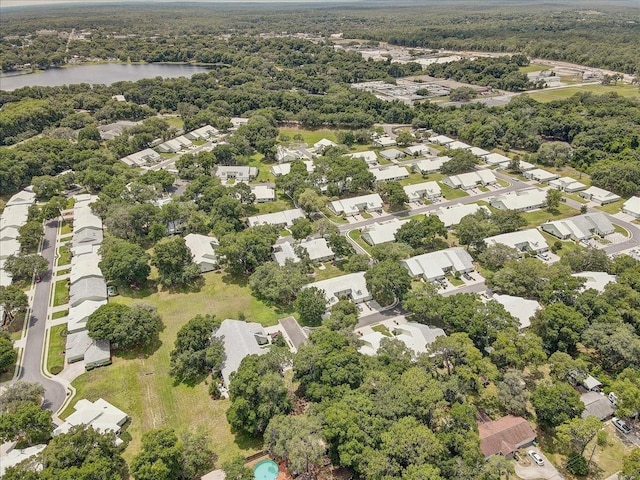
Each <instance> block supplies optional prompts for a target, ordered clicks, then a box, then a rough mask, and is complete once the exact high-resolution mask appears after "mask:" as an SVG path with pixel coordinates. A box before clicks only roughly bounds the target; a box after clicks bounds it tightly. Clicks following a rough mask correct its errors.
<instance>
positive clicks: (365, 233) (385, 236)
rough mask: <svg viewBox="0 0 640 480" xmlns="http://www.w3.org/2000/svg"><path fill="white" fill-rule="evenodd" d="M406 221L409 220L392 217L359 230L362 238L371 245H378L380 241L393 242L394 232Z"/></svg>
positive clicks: (394, 238)
mask: <svg viewBox="0 0 640 480" xmlns="http://www.w3.org/2000/svg"><path fill="white" fill-rule="evenodd" d="M408 221H409V220H399V219H397V218H394V219H392V220H388V221H386V222H380V223H377V222H376V223H372V224H371V225H367V226H366V227H363V228H362V229H361V230H360V233H361V236H362V240H364V241H365V242H367V243H368V244H369V245H371V246H372V247H374V246H376V245H380V244H381V243H387V242H395V241H396V232H397V231H398V230H399V229H400V227H401V226H402V225H404V224H405V223H407V222H408Z"/></svg>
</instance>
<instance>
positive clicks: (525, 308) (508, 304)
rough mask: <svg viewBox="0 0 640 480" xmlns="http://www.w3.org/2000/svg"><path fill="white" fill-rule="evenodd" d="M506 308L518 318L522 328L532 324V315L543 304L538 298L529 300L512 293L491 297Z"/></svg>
mask: <svg viewBox="0 0 640 480" xmlns="http://www.w3.org/2000/svg"><path fill="white" fill-rule="evenodd" d="M491 300H495V301H496V302H498V303H499V304H500V305H502V306H503V307H504V309H505V310H506V311H507V312H508V313H510V314H511V316H512V317H514V318H516V319H517V320H518V322H519V323H520V328H527V327H529V326H531V317H533V316H534V315H535V314H536V312H537V311H538V310H540V309H541V308H542V306H541V305H540V304H539V303H538V302H537V301H536V300H528V299H526V298H522V297H514V296H512V295H498V294H495V295H493V297H491Z"/></svg>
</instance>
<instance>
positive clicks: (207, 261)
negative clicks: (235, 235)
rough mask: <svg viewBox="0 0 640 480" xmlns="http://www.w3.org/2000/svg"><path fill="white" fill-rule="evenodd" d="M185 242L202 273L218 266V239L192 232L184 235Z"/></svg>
mask: <svg viewBox="0 0 640 480" xmlns="http://www.w3.org/2000/svg"><path fill="white" fill-rule="evenodd" d="M184 243H185V244H186V246H187V248H188V249H189V250H190V251H191V254H192V255H193V263H195V264H196V265H198V268H200V272H201V273H205V272H210V271H212V270H215V269H217V268H218V256H217V255H216V252H215V249H216V248H217V247H218V245H219V244H218V239H217V238H215V237H208V236H206V235H200V234H198V233H190V234H188V235H186V236H185V237H184Z"/></svg>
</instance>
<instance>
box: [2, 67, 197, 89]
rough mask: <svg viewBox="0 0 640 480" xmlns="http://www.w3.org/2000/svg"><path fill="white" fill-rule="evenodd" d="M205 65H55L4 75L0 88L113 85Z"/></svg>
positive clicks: (178, 74)
mask: <svg viewBox="0 0 640 480" xmlns="http://www.w3.org/2000/svg"><path fill="white" fill-rule="evenodd" d="M206 71H207V69H206V68H205V67H196V66H194V65H166V64H144V65H124V64H118V63H105V64H101V65H82V66H78V67H69V68H52V69H50V70H45V71H44V72H42V73H30V74H26V75H2V76H0V90H8V91H9V90H15V89H17V88H22V87H35V86H43V87H56V86H60V85H70V84H74V83H89V84H103V85H111V84H112V83H115V82H122V81H136V80H140V79H142V78H155V77H163V78H175V77H190V76H191V75H193V74H194V73H201V72H206Z"/></svg>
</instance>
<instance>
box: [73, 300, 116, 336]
mask: <svg viewBox="0 0 640 480" xmlns="http://www.w3.org/2000/svg"><path fill="white" fill-rule="evenodd" d="M106 304H107V300H106V299H105V300H87V301H85V302H82V303H81V304H79V305H76V306H73V307H70V308H69V315H68V316H67V331H68V332H69V333H76V332H80V331H82V330H85V329H86V328H87V320H88V319H89V316H90V315H91V314H92V313H93V312H95V311H96V310H97V309H98V308H100V307H101V306H102V305H106Z"/></svg>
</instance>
